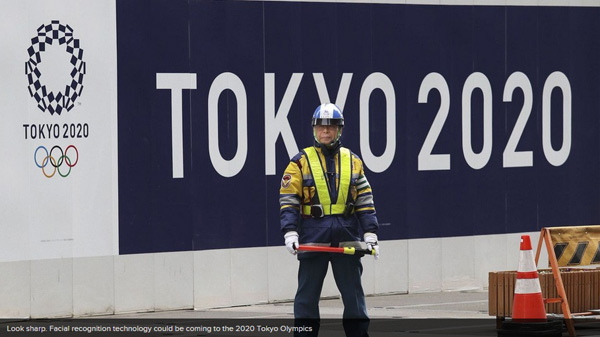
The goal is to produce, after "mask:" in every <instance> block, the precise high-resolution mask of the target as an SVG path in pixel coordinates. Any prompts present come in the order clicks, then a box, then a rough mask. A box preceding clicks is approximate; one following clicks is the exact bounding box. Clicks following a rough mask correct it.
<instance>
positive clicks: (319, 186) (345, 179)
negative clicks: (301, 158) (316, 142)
mask: <svg viewBox="0 0 600 337" xmlns="http://www.w3.org/2000/svg"><path fill="white" fill-rule="evenodd" d="M304 153H306V157H307V159H308V164H309V166H310V171H311V172H312V176H313V180H314V181H315V187H316V190H317V195H318V196H319V201H320V202H321V205H322V206H323V214H324V215H335V214H344V209H345V208H346V200H347V199H348V192H349V190H350V179H351V178H352V158H351V157H352V155H351V153H350V150H349V149H347V148H345V147H341V148H340V152H339V155H340V168H339V170H340V180H339V187H338V198H337V200H336V203H335V204H332V203H331V196H330V193H329V186H328V184H327V180H326V179H325V173H324V172H323V166H322V165H321V160H320V159H319V154H318V153H317V150H316V149H315V148H314V147H312V146H310V147H307V148H305V149H304ZM310 207H311V206H310V205H304V206H303V213H304V214H310Z"/></svg>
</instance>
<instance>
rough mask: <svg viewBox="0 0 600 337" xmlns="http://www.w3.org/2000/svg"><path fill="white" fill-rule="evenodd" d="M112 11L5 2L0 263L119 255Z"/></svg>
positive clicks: (89, 5)
mask: <svg viewBox="0 0 600 337" xmlns="http://www.w3.org/2000/svg"><path fill="white" fill-rule="evenodd" d="M115 14H116V12H115V4H114V2H112V1H93V2H85V3H82V2H80V1H58V0H52V1H4V2H3V3H2V11H1V12H0V29H1V30H2V31H3V32H5V33H4V34H1V35H2V36H1V37H0V45H2V53H1V56H0V57H1V61H0V74H2V79H1V80H0V111H1V113H2V117H3V118H2V123H0V154H1V155H2V156H3V158H5V164H4V165H2V166H1V168H0V177H1V178H0V189H1V190H2V193H1V195H2V196H0V214H2V219H1V220H0V229H1V230H2V235H0V247H2V249H0V261H2V262H3V261H16V260H35V259H48V258H68V257H81V256H100V255H114V254H118V231H117V228H118V224H117V220H118V219H117V206H118V205H117V199H116V194H117V192H116V189H117V185H116V184H117V162H116V159H117V158H116V145H117V138H116V137H117V134H116V131H117V129H116V121H117V115H116V97H117V96H116V95H117V90H116V89H117V88H116V71H117V69H116V17H115Z"/></svg>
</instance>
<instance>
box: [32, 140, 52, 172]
mask: <svg viewBox="0 0 600 337" xmlns="http://www.w3.org/2000/svg"><path fill="white" fill-rule="evenodd" d="M42 148H43V149H44V151H46V157H44V159H45V158H47V157H48V156H49V155H50V154H49V153H48V149H47V148H46V147H45V146H44V145H40V146H38V147H37V149H35V152H34V153H33V162H34V163H35V165H37V167H39V168H44V167H46V165H48V164H47V163H46V164H44V165H43V166H42V165H40V164H38V162H37V152H38V150H39V149H42ZM42 163H43V162H42Z"/></svg>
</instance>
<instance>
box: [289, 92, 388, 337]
mask: <svg viewBox="0 0 600 337" xmlns="http://www.w3.org/2000/svg"><path fill="white" fill-rule="evenodd" d="M312 126H313V135H314V145H313V146H310V147H307V148H305V149H303V150H302V151H301V152H300V153H298V154H297V155H296V156H294V157H293V158H292V159H291V161H290V163H289V165H288V166H287V168H286V169H285V172H284V174H283V177H282V179H281V189H280V195H279V203H280V219H281V231H282V232H283V233H284V238H285V245H286V248H287V250H288V251H289V252H290V253H291V254H293V255H297V257H298V260H299V262H300V266H299V270H298V289H297V292H296V297H295V300H294V317H295V319H296V324H297V325H298V324H299V323H298V322H310V324H311V325H312V330H313V331H312V333H308V334H304V335H309V336H316V335H317V334H318V327H319V324H318V322H319V317H320V315H319V299H320V296H321V289H322V287H323V280H324V278H325V275H326V273H327V269H328V265H329V263H331V266H332V270H333V276H334V278H335V282H336V284H337V287H338V289H339V291H340V293H341V295H342V301H343V304H344V314H343V322H344V330H345V332H346V336H360V337H364V336H368V334H367V329H368V325H369V319H368V316H367V308H366V304H365V296H364V292H363V288H362V284H361V275H362V271H363V267H362V264H361V261H360V257H359V256H354V255H345V254H335V253H321V252H298V251H297V250H296V248H297V247H298V245H299V244H302V245H314V246H328V247H361V245H360V241H361V240H360V238H361V236H362V237H363V238H364V242H365V244H366V246H367V249H369V250H371V251H373V252H374V256H375V259H377V258H378V257H379V245H378V243H377V234H376V232H377V229H378V227H379V225H378V222H377V217H376V215H375V207H374V204H373V195H372V192H371V186H370V185H369V182H368V181H367V178H366V177H365V173H364V170H363V163H362V161H361V160H360V158H359V157H358V156H357V155H355V154H354V153H352V152H351V151H350V150H349V149H347V148H344V147H342V145H341V142H340V137H341V136H342V130H343V127H344V116H343V114H342V111H341V110H340V109H339V108H338V107H337V106H336V105H334V104H331V103H327V104H322V105H320V106H319V107H318V108H317V109H316V110H315V112H314V114H313V118H312ZM363 248H364V247H363ZM296 335H297V336H298V335H300V336H302V335H303V334H302V333H299V334H296Z"/></svg>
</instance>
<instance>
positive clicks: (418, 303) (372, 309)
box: [107, 291, 490, 319]
mask: <svg viewBox="0 0 600 337" xmlns="http://www.w3.org/2000/svg"><path fill="white" fill-rule="evenodd" d="M366 302H367V310H368V313H369V317H370V318H371V319H380V318H381V319H389V318H395V319H399V318H415V319H419V318H449V319H455V318H456V319H460V318H462V319H489V318H490V316H489V315H488V293H487V291H455V292H435V293H421V294H387V295H377V296H367V297H366ZM319 307H320V311H321V318H324V319H339V318H341V317H342V313H343V308H344V306H343V304H342V300H341V299H340V298H339V297H333V298H324V299H322V300H321V302H320V303H319ZM107 317H111V318H116V317H118V318H144V319H155V318H186V319H215V318H235V319H290V318H293V317H294V303H293V302H291V301H290V302H279V303H263V304H254V305H245V306H234V307H223V308H212V309H202V310H176V311H162V312H146V313H132V314H121V315H115V316H107Z"/></svg>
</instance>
